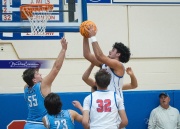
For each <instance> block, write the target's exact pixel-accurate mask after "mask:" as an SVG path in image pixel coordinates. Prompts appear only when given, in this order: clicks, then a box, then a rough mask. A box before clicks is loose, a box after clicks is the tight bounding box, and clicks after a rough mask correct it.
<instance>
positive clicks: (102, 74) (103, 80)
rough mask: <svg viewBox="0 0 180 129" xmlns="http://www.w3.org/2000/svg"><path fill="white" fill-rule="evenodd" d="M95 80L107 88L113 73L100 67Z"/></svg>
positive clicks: (100, 85) (101, 86)
mask: <svg viewBox="0 0 180 129" xmlns="http://www.w3.org/2000/svg"><path fill="white" fill-rule="evenodd" d="M95 80H96V83H97V85H98V86H99V87H100V88H107V87H108V85H109V83H110V80H111V75H110V73H108V72H107V71H106V70H105V69H100V70H99V71H98V72H96V74H95Z"/></svg>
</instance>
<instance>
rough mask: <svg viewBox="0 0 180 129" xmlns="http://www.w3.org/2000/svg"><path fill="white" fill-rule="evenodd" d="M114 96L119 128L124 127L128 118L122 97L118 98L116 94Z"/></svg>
mask: <svg viewBox="0 0 180 129" xmlns="http://www.w3.org/2000/svg"><path fill="white" fill-rule="evenodd" d="M115 96H116V100H117V101H116V103H117V105H118V113H119V116H120V118H121V123H120V125H119V129H121V128H124V127H125V126H126V125H127V124H128V118H127V115H126V111H125V107H124V102H123V99H122V98H120V97H119V96H118V95H115Z"/></svg>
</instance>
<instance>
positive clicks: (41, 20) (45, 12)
mask: <svg viewBox="0 0 180 129" xmlns="http://www.w3.org/2000/svg"><path fill="white" fill-rule="evenodd" d="M22 11H23V13H24V14H25V15H26V17H27V18H28V20H29V22H30V25H31V34H32V35H40V36H43V35H45V33H46V24H47V21H48V20H50V16H51V14H52V11H53V6H49V5H43V6H42V5H41V6H32V7H30V6H29V7H24V8H23V9H22Z"/></svg>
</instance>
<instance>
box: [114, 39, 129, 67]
mask: <svg viewBox="0 0 180 129" xmlns="http://www.w3.org/2000/svg"><path fill="white" fill-rule="evenodd" d="M113 48H115V49H117V52H118V53H121V55H120V57H119V61H121V62H122V63H127V62H128V61H129V59H130V56H131V53H130V50H129V48H128V47H126V46H125V45H124V44H123V43H121V42H116V43H115V44H114V45H113Z"/></svg>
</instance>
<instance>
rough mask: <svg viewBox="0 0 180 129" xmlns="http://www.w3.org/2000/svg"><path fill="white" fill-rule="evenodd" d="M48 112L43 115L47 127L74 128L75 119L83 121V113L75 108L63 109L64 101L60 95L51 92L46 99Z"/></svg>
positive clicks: (49, 128)
mask: <svg viewBox="0 0 180 129" xmlns="http://www.w3.org/2000/svg"><path fill="white" fill-rule="evenodd" d="M44 105H45V108H46V109H47V112H48V114H47V115H46V116H44V117H43V123H44V126H45V127H46V128H47V129H74V120H76V121H78V122H82V115H80V114H79V113H77V112H76V111H74V110H61V108H62V102H61V100H60V97H59V95H57V94H55V93H50V94H48V95H47V96H46V98H45V100H44Z"/></svg>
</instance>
